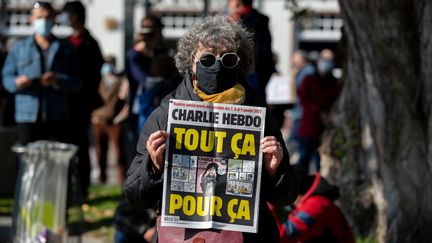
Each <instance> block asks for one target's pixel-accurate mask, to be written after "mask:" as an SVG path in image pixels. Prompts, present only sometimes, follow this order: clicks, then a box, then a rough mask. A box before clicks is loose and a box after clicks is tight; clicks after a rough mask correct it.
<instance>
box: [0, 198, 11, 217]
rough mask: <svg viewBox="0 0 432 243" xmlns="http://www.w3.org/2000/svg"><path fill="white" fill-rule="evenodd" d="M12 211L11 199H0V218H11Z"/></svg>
mask: <svg viewBox="0 0 432 243" xmlns="http://www.w3.org/2000/svg"><path fill="white" fill-rule="evenodd" d="M12 210H13V199H12V198H0V216H11V215H12Z"/></svg>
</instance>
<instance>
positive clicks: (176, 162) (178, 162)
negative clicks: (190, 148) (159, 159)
mask: <svg viewBox="0 0 432 243" xmlns="http://www.w3.org/2000/svg"><path fill="white" fill-rule="evenodd" d="M172 164H173V166H181V165H182V155H181V154H174V155H173V160H172Z"/></svg>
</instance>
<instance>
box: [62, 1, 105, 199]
mask: <svg viewBox="0 0 432 243" xmlns="http://www.w3.org/2000/svg"><path fill="white" fill-rule="evenodd" d="M60 16H61V17H62V20H63V22H64V23H65V24H67V25H69V26H70V27H72V29H73V33H72V35H71V36H70V37H69V38H68V40H69V42H70V43H71V44H72V45H73V46H74V47H75V48H76V50H77V52H78V57H79V61H80V64H81V71H82V73H81V74H82V75H81V80H82V89H81V90H80V91H79V92H76V93H74V94H73V95H72V96H71V115H72V121H73V122H72V123H73V137H72V143H73V144H75V145H78V147H79V150H78V159H79V165H78V166H79V171H80V177H81V178H80V181H81V190H82V195H83V196H84V197H86V196H87V188H88V187H89V185H90V171H91V167H90V155H89V152H88V151H89V139H88V137H89V136H88V133H89V127H90V116H91V113H92V112H93V111H94V110H95V109H96V108H98V107H100V106H101V105H102V104H103V102H102V99H101V97H100V95H99V92H98V87H99V83H100V80H101V74H100V70H101V67H102V64H103V63H104V59H103V56H102V53H101V50H100V48H99V44H98V42H97V41H96V40H95V39H94V38H93V37H92V35H91V34H90V32H89V31H88V30H87V29H86V27H85V21H86V10H85V7H84V5H83V4H82V3H81V2H80V1H70V2H67V3H66V4H65V5H64V6H63V10H62V15H60Z"/></svg>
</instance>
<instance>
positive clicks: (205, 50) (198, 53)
mask: <svg viewBox="0 0 432 243" xmlns="http://www.w3.org/2000/svg"><path fill="white" fill-rule="evenodd" d="M227 52H231V51H227V50H225V49H224V50H221V51H218V50H213V49H211V48H206V47H203V46H201V45H200V47H199V48H198V50H197V51H196V53H195V55H194V60H193V64H192V71H193V73H194V74H195V75H196V62H198V60H199V59H200V58H201V56H202V55H203V54H206V53H211V54H214V55H215V56H216V57H221V56H222V55H223V54H225V53H227Z"/></svg>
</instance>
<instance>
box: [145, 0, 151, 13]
mask: <svg viewBox="0 0 432 243" xmlns="http://www.w3.org/2000/svg"><path fill="white" fill-rule="evenodd" d="M151 5H152V4H151V2H150V0H145V1H144V11H145V14H144V16H147V15H149V14H150V12H151Z"/></svg>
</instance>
